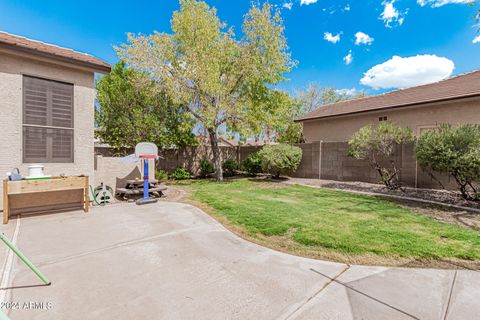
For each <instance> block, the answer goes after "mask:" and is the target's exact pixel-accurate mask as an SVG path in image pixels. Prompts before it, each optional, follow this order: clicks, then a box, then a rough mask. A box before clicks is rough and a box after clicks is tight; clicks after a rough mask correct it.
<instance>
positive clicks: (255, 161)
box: [242, 152, 262, 176]
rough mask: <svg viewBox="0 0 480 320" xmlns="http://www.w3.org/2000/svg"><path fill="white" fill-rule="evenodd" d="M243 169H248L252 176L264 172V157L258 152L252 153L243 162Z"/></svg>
mask: <svg viewBox="0 0 480 320" xmlns="http://www.w3.org/2000/svg"><path fill="white" fill-rule="evenodd" d="M242 167H243V170H245V171H247V172H248V173H249V174H251V175H252V176H255V175H256V174H257V173H260V172H262V158H260V155H259V154H258V152H253V153H250V154H249V155H248V156H247V157H246V158H245V160H243V162H242Z"/></svg>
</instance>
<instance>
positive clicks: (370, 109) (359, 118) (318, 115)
mask: <svg viewBox="0 0 480 320" xmlns="http://www.w3.org/2000/svg"><path fill="white" fill-rule="evenodd" d="M386 120H388V121H392V122H395V123H397V124H399V125H402V126H406V127H410V128H411V129H412V130H413V131H414V132H415V133H416V134H417V135H418V134H420V133H421V132H422V130H425V129H428V128H432V127H435V126H437V125H438V124H441V123H450V124H454V125H455V124H464V123H480V71H474V72H470V73H467V74H463V75H459V76H456V77H452V78H450V79H447V80H443V81H440V82H436V83H431V84H426V85H422V86H417V87H412V88H408V89H403V90H396V91H392V92H388V93H385V94H381V95H377V96H371V97H366V98H362V99H357V100H350V101H345V102H339V103H335V104H330V105H326V106H321V107H319V108H317V109H315V110H313V111H311V112H309V113H307V114H305V115H303V116H302V117H300V118H298V119H297V120H296V121H297V122H302V123H303V133H304V137H305V140H306V142H314V141H325V142H340V141H347V140H349V139H350V137H351V136H352V135H353V134H354V133H355V132H356V131H357V130H358V129H360V128H361V127H363V126H365V125H367V124H369V123H378V122H380V121H386Z"/></svg>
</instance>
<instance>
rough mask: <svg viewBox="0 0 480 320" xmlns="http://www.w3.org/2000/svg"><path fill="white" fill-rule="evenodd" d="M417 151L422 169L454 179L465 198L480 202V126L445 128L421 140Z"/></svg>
mask: <svg viewBox="0 0 480 320" xmlns="http://www.w3.org/2000/svg"><path fill="white" fill-rule="evenodd" d="M415 152H416V156H417V161H418V164H419V165H420V166H421V167H422V168H424V169H426V170H427V171H428V170H431V171H436V172H440V173H445V174H448V175H450V176H452V177H453V178H454V179H455V181H456V183H457V185H458V187H459V190H460V192H461V194H462V197H463V198H464V199H467V200H477V201H478V200H480V125H474V124H466V125H462V126H459V127H452V126H450V125H447V124H444V125H441V126H440V127H438V128H435V129H433V130H429V131H427V132H425V133H424V134H423V135H422V136H421V137H420V138H419V140H418V143H417V147H416V150H415Z"/></svg>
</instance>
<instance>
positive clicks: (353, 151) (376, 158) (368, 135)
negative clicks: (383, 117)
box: [348, 121, 415, 190]
mask: <svg viewBox="0 0 480 320" xmlns="http://www.w3.org/2000/svg"><path fill="white" fill-rule="evenodd" d="M414 141H415V135H414V134H413V131H412V130H411V129H409V128H403V127H400V126H398V125H396V124H394V123H391V122H386V121H384V122H381V123H380V124H379V125H378V126H375V127H374V126H373V125H371V124H369V125H366V126H365V127H363V128H360V130H358V131H357V132H356V133H355V134H354V135H353V136H352V138H351V139H350V141H349V142H348V145H349V155H350V156H351V157H352V158H355V159H359V160H367V161H368V162H369V163H370V165H371V167H372V168H373V169H375V170H376V171H377V172H378V174H379V175H380V178H381V179H382V183H383V184H384V185H385V186H386V187H387V188H388V189H389V190H396V189H399V188H401V184H400V178H399V173H400V168H397V166H396V163H395V160H394V159H395V157H394V151H395V146H396V145H401V144H407V143H412V142H414ZM382 160H383V161H382Z"/></svg>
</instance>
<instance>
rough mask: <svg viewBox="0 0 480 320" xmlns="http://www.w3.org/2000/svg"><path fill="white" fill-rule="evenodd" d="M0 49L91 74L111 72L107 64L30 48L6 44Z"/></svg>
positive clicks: (0, 46) (1, 44) (1, 45)
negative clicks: (87, 70) (57, 62)
mask: <svg viewBox="0 0 480 320" xmlns="http://www.w3.org/2000/svg"><path fill="white" fill-rule="evenodd" d="M0 48H4V49H7V50H11V51H16V52H22V53H24V54H28V55H31V56H33V57H41V58H46V59H50V60H55V61H59V62H63V63H68V64H73V65H76V66H79V67H82V68H86V69H90V70H91V71H93V72H98V73H104V74H105V73H110V72H111V69H112V68H111V65H110V64H107V63H106V65H103V64H96V63H90V62H86V61H81V60H77V59H73V58H68V57H62V56H59V55H56V54H51V53H47V52H42V51H39V50H36V49H30V48H25V47H19V46H17V45H11V44H6V43H0Z"/></svg>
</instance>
